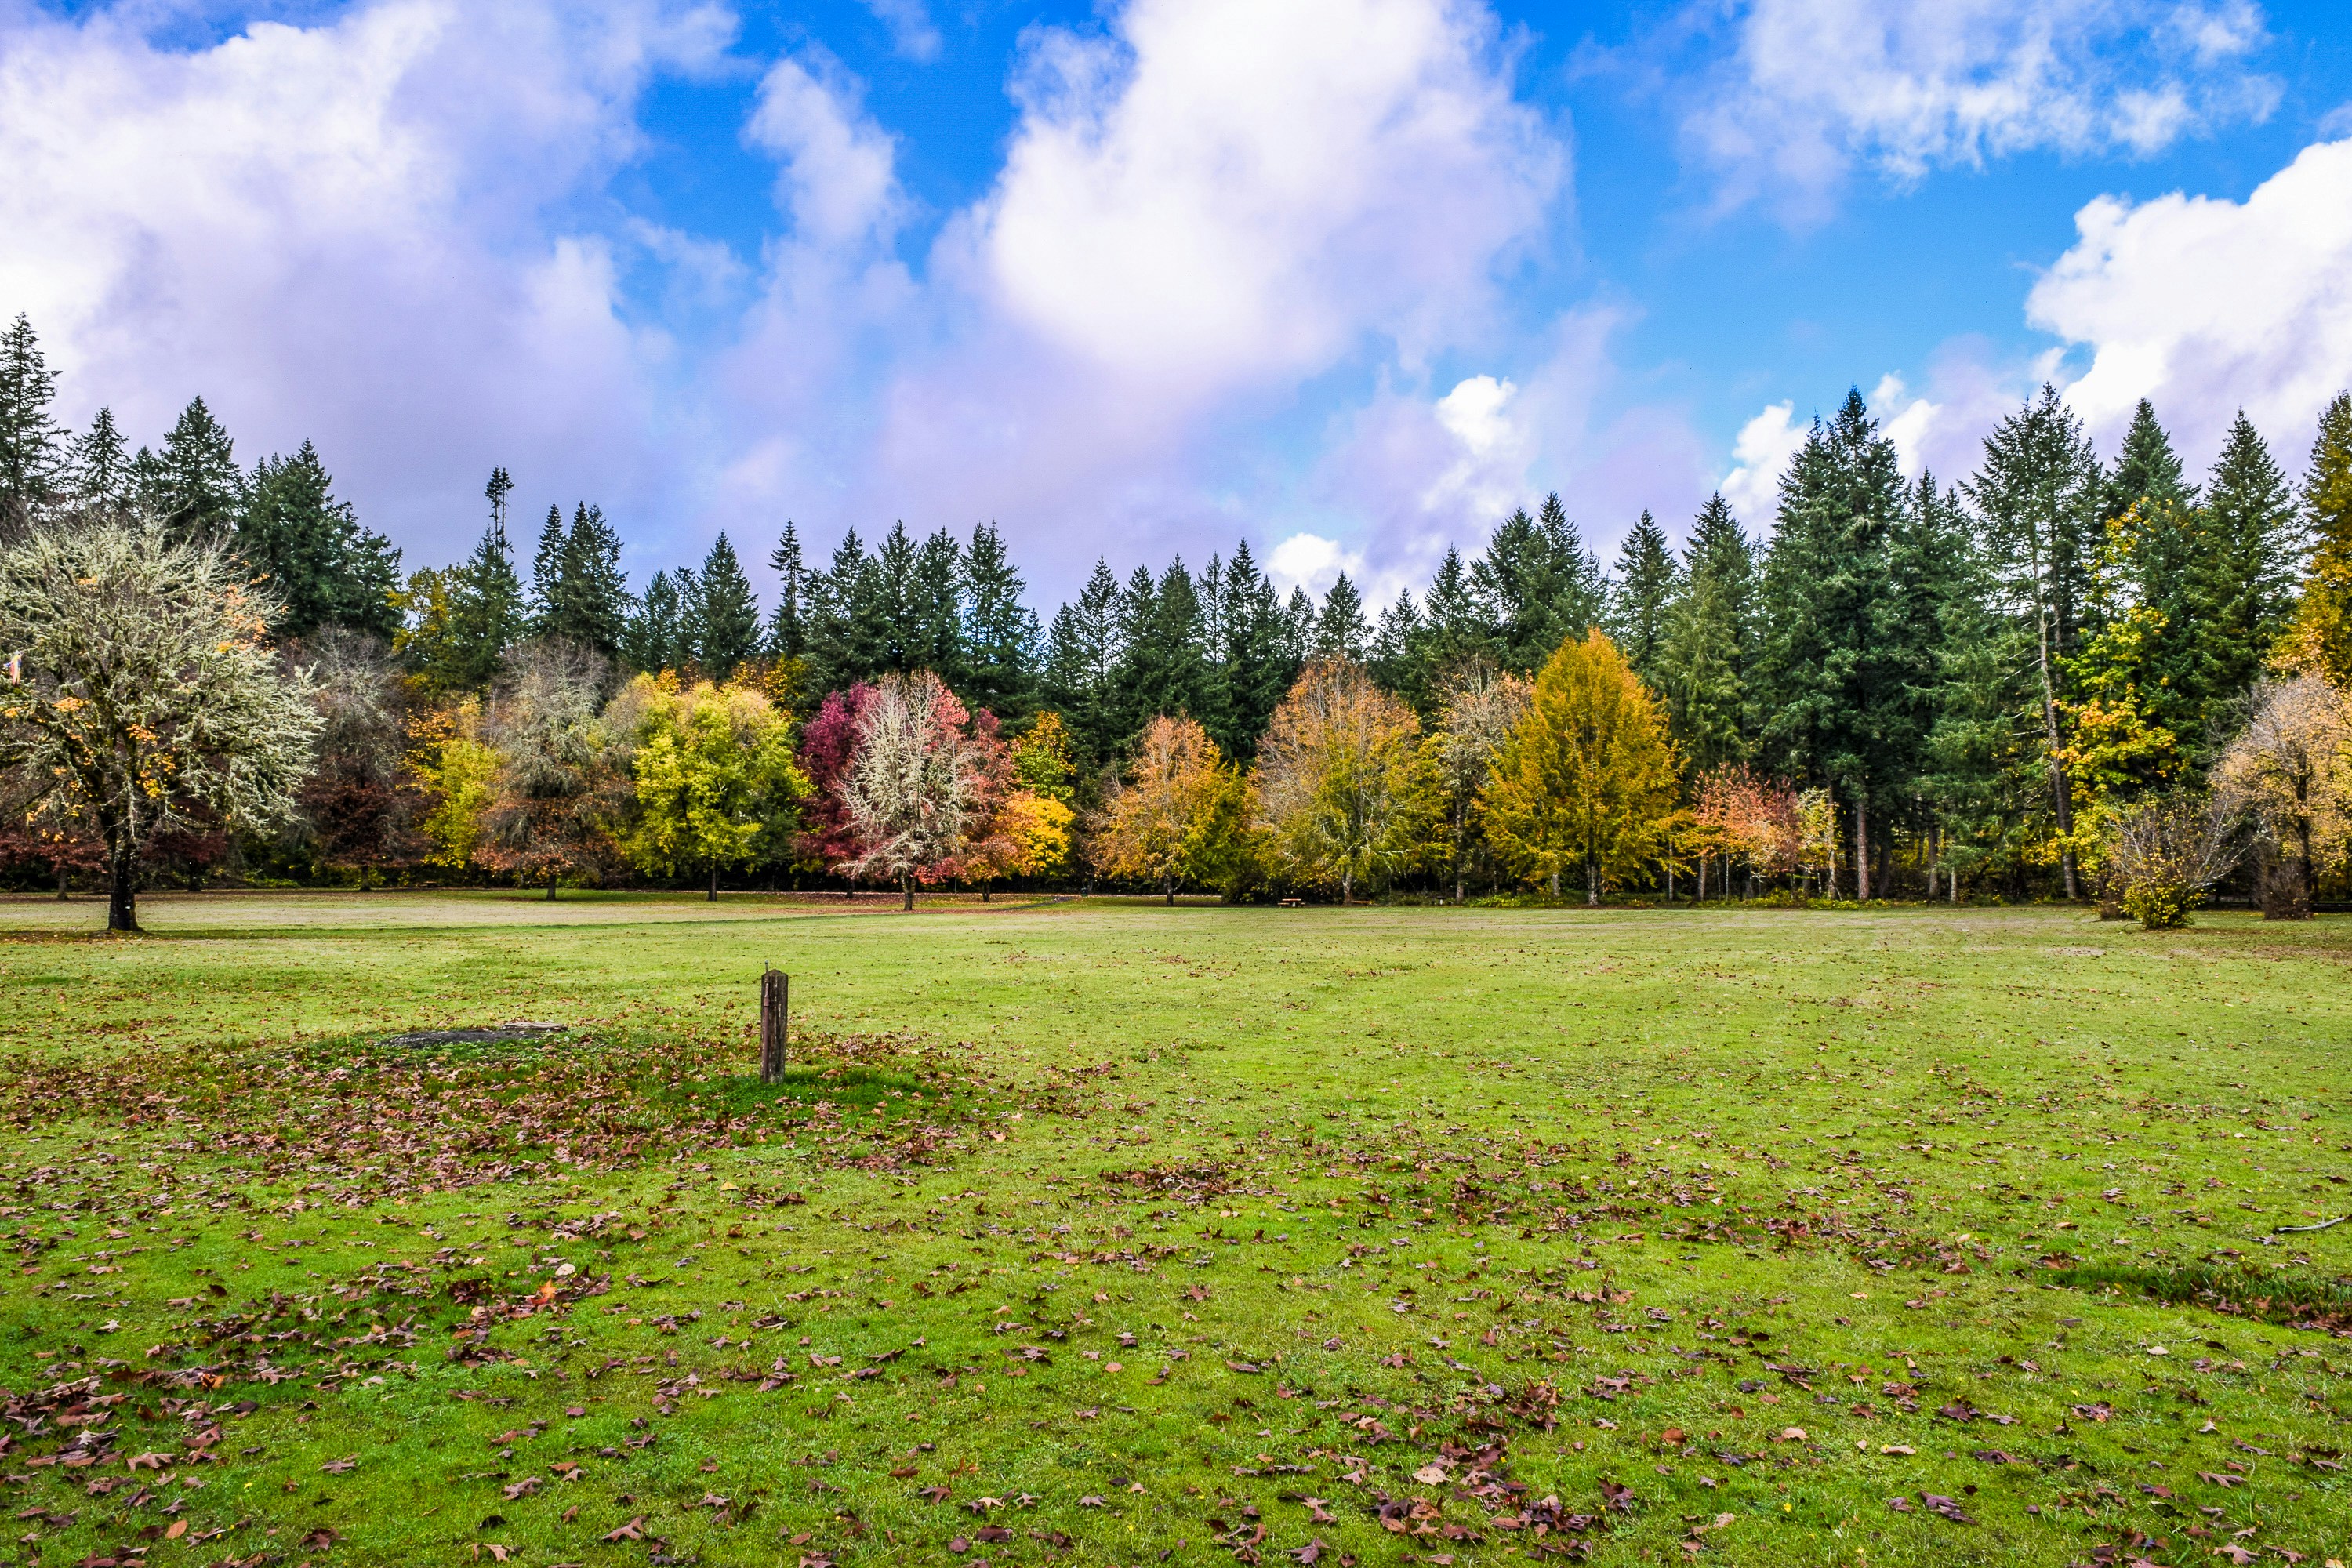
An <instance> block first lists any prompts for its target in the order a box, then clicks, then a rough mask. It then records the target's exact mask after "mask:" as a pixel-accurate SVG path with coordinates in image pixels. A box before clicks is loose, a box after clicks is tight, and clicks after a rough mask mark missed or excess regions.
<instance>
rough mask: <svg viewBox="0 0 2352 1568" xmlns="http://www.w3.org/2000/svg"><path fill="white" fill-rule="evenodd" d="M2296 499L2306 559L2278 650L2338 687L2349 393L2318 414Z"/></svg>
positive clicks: (2347, 673)
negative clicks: (2291, 625)
mask: <svg viewBox="0 0 2352 1568" xmlns="http://www.w3.org/2000/svg"><path fill="white" fill-rule="evenodd" d="M2301 500H2302V502H2303V526H2304V531H2305V536H2306V537H2307V538H2308V539H2309V540H2310V541H2311V547H2312V548H2311V559H2310V562H2309V563H2308V564H2307V565H2306V566H2305V568H2304V576H2303V597H2302V600H2301V602H2300V603H2299V604H2297V605H2296V606H2295V617H2294V629H2293V630H2292V631H2291V632H2289V634H2288V636H2287V640H2286V643H2285V644H2284V647H2283V648H2282V649H2281V652H2282V654H2283V656H2284V658H2285V659H2286V661H2287V662H2289V663H2291V664H2294V665H2297V666H2299V667H2301V668H2305V669H2312V670H2316V671H2318V672H2319V673H2320V674H2322V675H2325V676H2326V677H2327V679H2329V680H2330V681H2332V682H2334V683H2335V684H2336V686H2337V687H2339V688H2341V687H2344V686H2347V685H2352V392H2339V393H2337V394H2336V395H2335V396H2334V397H2333V398H2331V399H2330V400H2329V401H2328V405H2327V406H2326V409H2325V410H2323V411H2322V412H2321V414H2320V416H2319V434H2318V436H2317V437H2315V439H2314V440H2313V441H2312V444H2311V467H2310V468H2308V469H2307V470H2306V471H2305V474H2304V479H2303V493H2302V497H2301Z"/></svg>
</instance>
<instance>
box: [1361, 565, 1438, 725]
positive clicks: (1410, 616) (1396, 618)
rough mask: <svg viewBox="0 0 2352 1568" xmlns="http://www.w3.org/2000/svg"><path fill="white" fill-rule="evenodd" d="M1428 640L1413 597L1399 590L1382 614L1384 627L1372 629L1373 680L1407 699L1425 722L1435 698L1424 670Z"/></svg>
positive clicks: (1382, 625) (1371, 661) (1371, 663)
mask: <svg viewBox="0 0 2352 1568" xmlns="http://www.w3.org/2000/svg"><path fill="white" fill-rule="evenodd" d="M1427 641H1428V637H1426V635H1425V634H1424V633H1423V629H1422V625H1421V611H1420V610H1419V609H1418V608H1417V607H1416V606H1415V605H1414V604H1413V602H1412V594H1411V593H1409V592H1407V591H1406V590H1404V589H1402V588H1400V589H1398V590H1397V596H1396V603H1394V604H1392V605H1390V606H1389V607H1388V608H1387V609H1385V610H1382V611H1381V624H1380V625H1379V626H1376V627H1374V628H1373V630H1372V647H1371V658H1370V667H1371V672H1372V679H1374V680H1376V681H1378V682H1380V684H1381V686H1382V687H1384V688H1386V689H1388V690H1391V691H1393V692H1395V693H1396V694H1397V695H1398V696H1399V697H1401V698H1402V699H1404V700H1405V702H1406V703H1407V704H1408V705H1409V706H1410V707H1411V708H1412V710H1413V711H1414V712H1415V713H1418V714H1420V715H1422V717H1423V718H1424V719H1426V718H1427V717H1428V710H1429V706H1430V702H1431V700H1432V697H1433V693H1432V691H1431V689H1430V683H1429V680H1428V679H1427V671H1426V670H1425V669H1424V668H1423V659H1422V654H1423V644H1424V643H1426V642H1427Z"/></svg>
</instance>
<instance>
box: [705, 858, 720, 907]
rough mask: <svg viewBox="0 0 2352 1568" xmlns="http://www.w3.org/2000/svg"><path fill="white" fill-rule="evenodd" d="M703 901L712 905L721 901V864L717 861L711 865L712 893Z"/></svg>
mask: <svg viewBox="0 0 2352 1568" xmlns="http://www.w3.org/2000/svg"><path fill="white" fill-rule="evenodd" d="M703 901H704V902H705V903H712V904H715V903H717V902H718V901H719V862H718V861H716V860H713V861H712V862H711V863H710V891H709V893H708V894H707V895H705V897H704V900H703Z"/></svg>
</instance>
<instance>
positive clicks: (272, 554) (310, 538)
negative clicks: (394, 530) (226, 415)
mask: <svg viewBox="0 0 2352 1568" xmlns="http://www.w3.org/2000/svg"><path fill="white" fill-rule="evenodd" d="M245 494H246V501H245V506H244V507H243V509H242V510H240V511H239V513H238V516H237V521H236V548H237V551H238V552H239V553H241V554H242V555H243V556H244V557H245V559H246V562H247V564H249V565H250V566H252V568H253V569H254V570H255V571H256V572H257V573H260V574H264V575H265V576H267V577H268V579H269V581H270V583H271V584H272V586H273V587H274V588H275V589H276V591H277V596H278V603H279V605H280V609H279V612H278V619H277V620H276V621H275V622H273V623H272V625H271V626H270V628H269V630H270V635H271V636H272V637H278V638H281V639H282V638H289V637H309V636H310V635H311V634H312V633H314V632H316V631H318V630H319V629H320V628H321V627H323V626H347V627H349V628H351V629H352V630H353V631H358V632H364V633H366V634H367V635H369V636H371V637H382V638H384V639H386V640H389V639H390V638H391V637H392V636H393V634H394V632H396V631H397V630H398V629H399V612H398V610H397V608H396V607H395V605H394V598H395V595H396V593H397V591H398V589H399V586H400V552H399V551H398V550H397V549H395V548H394V546H393V544H392V542H391V541H390V540H387V539H386V538H384V536H383V535H382V534H380V533H378V532H376V531H374V530H373V529H369V528H363V527H362V526H361V525H360V521H359V519H358V518H357V517H356V516H355V515H354V514H353V512H352V504H351V502H349V501H344V500H336V499H335V496H334V490H333V481H332V480H331V479H330V478H329V477H328V474H327V470H326V467H325V465H324V464H322V463H320V460H319V453H318V449H317V448H316V447H313V446H311V444H310V442H308V441H305V442H303V443H302V446H301V447H300V449H299V450H298V451H297V452H295V454H294V455H293V456H292V457H290V458H286V457H279V458H263V459H262V460H261V461H260V462H258V463H257V464H255V465H254V468H253V474H252V476H251V478H250V479H247V481H246V486H245Z"/></svg>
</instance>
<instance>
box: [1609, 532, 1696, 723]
mask: <svg viewBox="0 0 2352 1568" xmlns="http://www.w3.org/2000/svg"><path fill="white" fill-rule="evenodd" d="M1681 591H1682V572H1681V569H1680V568H1679V567H1678V566H1677V565H1676V564H1675V552H1674V547H1673V546H1672V545H1671V544H1669V543H1668V542H1667V541H1666V531H1665V530H1664V529H1663V528H1660V527H1659V526H1658V524H1657V521H1656V520H1655V519H1654V518H1653V517H1651V515H1650V514H1649V513H1648V512H1647V511H1646V510H1645V511H1643V513H1642V517H1641V521H1638V522H1636V523H1634V524H1633V531H1632V532H1630V533H1628V534H1626V536H1625V545H1624V548H1623V549H1622V551H1621V552H1619V553H1618V557H1617V575H1616V580H1615V582H1614V583H1613V584H1611V587H1610V594H1609V614H1608V617H1607V620H1606V623H1605V626H1606V629H1607V631H1608V633H1609V636H1610V638H1611V640H1612V641H1613V642H1615V643H1616V645H1617V651H1618V652H1619V653H1621V654H1622V655H1623V656H1624V658H1625V662H1626V663H1627V664H1628V665H1630V666H1631V667H1632V668H1633V673H1634V674H1635V675H1638V676H1640V677H1641V678H1642V683H1643V685H1644V686H1647V687H1648V688H1649V689H1651V690H1653V691H1658V690H1661V689H1664V669H1665V666H1664V653H1665V637H1666V616H1667V612H1668V611H1669V610H1670V609H1671V608H1672V606H1673V605H1674V602H1675V597H1676V595H1679V594H1680V593H1681Z"/></svg>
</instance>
